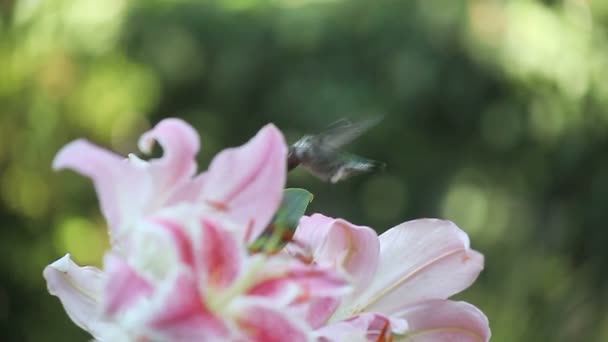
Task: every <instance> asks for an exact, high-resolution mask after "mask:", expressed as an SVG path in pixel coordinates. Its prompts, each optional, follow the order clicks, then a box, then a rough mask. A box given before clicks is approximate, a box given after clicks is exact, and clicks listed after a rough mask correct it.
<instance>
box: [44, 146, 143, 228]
mask: <svg viewBox="0 0 608 342" xmlns="http://www.w3.org/2000/svg"><path fill="white" fill-rule="evenodd" d="M66 168H67V169H71V170H74V171H76V172H78V173H80V174H82V175H84V176H86V177H89V178H90V179H91V180H92V181H93V184H94V186H95V191H97V196H98V198H99V204H100V207H101V211H102V213H103V215H104V216H105V217H106V220H107V221H108V224H109V226H110V232H111V233H116V231H117V230H120V227H121V225H122V224H124V223H125V221H127V220H128V218H129V217H133V215H134V213H140V212H142V210H143V208H144V206H145V204H146V202H147V201H148V199H147V198H148V195H149V193H150V190H151V189H150V187H151V183H150V180H149V178H148V177H146V174H145V169H144V168H141V167H137V166H135V165H134V164H133V163H131V162H129V161H128V160H125V158H124V157H122V156H119V155H117V154H114V153H112V152H109V151H107V150H105V149H102V148H100V147H98V146H95V145H93V144H91V143H89V142H88V141H86V140H76V141H73V142H71V143H69V144H67V145H66V146H64V147H63V148H62V149H61V150H60V151H59V153H57V156H56V157H55V160H54V161H53V169H55V170H61V169H66ZM126 189H128V191H126Z"/></svg>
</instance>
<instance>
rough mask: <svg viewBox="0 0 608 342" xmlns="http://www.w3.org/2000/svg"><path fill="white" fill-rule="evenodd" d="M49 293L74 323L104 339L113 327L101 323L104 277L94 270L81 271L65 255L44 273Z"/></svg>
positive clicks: (93, 268)
mask: <svg viewBox="0 0 608 342" xmlns="http://www.w3.org/2000/svg"><path fill="white" fill-rule="evenodd" d="M43 275H44V278H45V279H46V282H47V286H48V290H49V293H50V294H52V295H54V296H57V297H58V298H59V300H60V301H61V304H63V308H64V309H65V311H66V312H67V314H68V316H70V318H71V319H72V321H73V322H74V323H75V324H76V325H78V326H79V327H81V328H82V329H84V330H86V331H88V332H89V333H90V334H91V335H93V337H95V338H97V339H101V336H104V335H105V334H106V333H107V331H109V330H111V325H112V324H110V323H108V322H105V321H103V320H102V319H101V308H100V300H101V298H100V296H101V292H102V283H103V278H104V276H103V273H102V272H101V271H100V270H99V269H97V268H95V267H90V266H86V267H80V266H78V265H77V264H76V263H75V262H74V261H72V259H71V258H70V255H69V254H66V255H65V256H64V257H62V258H61V259H59V260H57V261H55V262H53V263H52V264H50V265H49V266H47V267H46V268H45V269H44V272H43Z"/></svg>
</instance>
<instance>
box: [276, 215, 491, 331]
mask: <svg viewBox="0 0 608 342" xmlns="http://www.w3.org/2000/svg"><path fill="white" fill-rule="evenodd" d="M294 241H295V242H296V243H295V244H291V245H289V246H287V248H286V251H287V252H288V253H290V254H292V255H296V256H298V257H299V258H300V259H302V260H307V261H308V262H310V263H313V264H317V265H323V266H332V267H335V268H337V269H343V270H345V271H346V272H347V273H348V274H350V275H351V277H352V280H353V283H354V291H353V292H352V293H351V294H350V295H349V296H346V297H344V298H343V299H342V300H335V299H331V300H330V301H331V304H330V305H324V306H323V305H317V306H316V307H313V308H312V310H313V311H314V315H311V316H314V317H315V319H314V320H310V322H311V325H312V326H313V327H314V328H316V329H318V330H317V334H318V336H319V338H320V339H321V340H323V341H351V340H353V341H354V340H361V341H367V340H375V341H388V340H392V339H393V338H396V340H399V341H416V342H421V341H422V342H426V341H471V342H473V341H476V342H477V341H488V340H489V338H490V328H489V324H488V320H487V318H486V316H485V315H484V314H483V313H482V312H481V311H480V310H479V309H477V308H476V307H474V306H473V305H470V304H468V303H465V302H457V301H450V300H448V298H449V297H450V296H452V295H454V294H456V293H459V292H461V291H462V290H464V289H466V288H467V287H469V286H470V285H471V284H472V283H473V282H474V281H475V279H476V278H477V276H478V275H479V273H480V272H481V270H482V269H483V255H481V254H480V253H478V252H476V251H474V250H472V249H470V244H469V238H468V236H467V234H466V233H465V232H464V231H462V230H461V229H460V228H458V227H457V226H456V225H455V224H453V223H452V222H449V221H442V220H436V219H421V220H414V221H409V222H405V223H402V224H400V225H398V226H396V227H393V228H391V229H389V230H388V231H386V232H385V233H383V234H382V235H380V236H379V237H378V236H377V234H376V233H375V231H374V230H373V229H371V228H369V227H363V226H356V225H353V224H351V223H349V222H347V221H344V220H342V219H332V218H329V217H326V216H323V215H320V214H315V215H312V216H310V217H303V218H302V219H301V221H300V225H299V227H298V229H297V230H296V232H295V234H294Z"/></svg>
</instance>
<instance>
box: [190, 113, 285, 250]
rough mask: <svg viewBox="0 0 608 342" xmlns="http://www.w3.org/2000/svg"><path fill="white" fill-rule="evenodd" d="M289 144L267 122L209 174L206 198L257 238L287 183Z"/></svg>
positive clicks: (250, 238)
mask: <svg viewBox="0 0 608 342" xmlns="http://www.w3.org/2000/svg"><path fill="white" fill-rule="evenodd" d="M286 158H287V146H286V144H285V139H284V138H283V135H282V134H281V132H280V131H279V130H278V129H277V128H276V127H275V126H274V125H271V124H270V125H266V126H265V127H264V128H262V129H261V130H260V132H258V134H257V135H256V136H255V137H253V138H252V139H251V140H250V141H249V142H247V143H246V144H244V145H243V146H240V147H236V148H230V149H226V150H224V151H222V152H221V153H219V154H218V155H217V156H216V157H215V158H214V159H213V160H212V161H211V164H210V166H209V170H208V171H207V172H206V173H205V188H204V191H203V195H202V198H201V199H202V200H203V201H204V202H205V203H206V204H208V205H210V206H212V207H214V208H216V209H218V210H219V211H222V212H225V213H227V214H229V215H230V218H231V219H232V220H234V221H235V222H236V223H237V224H240V225H242V226H244V227H248V230H249V234H248V236H247V241H248V242H252V241H254V240H255V239H256V238H257V237H258V236H259V234H260V233H261V232H262V231H263V230H264V229H265V228H266V226H267V225H268V223H269V222H270V220H271V219H272V216H273V215H274V213H275V212H276V210H277V209H278V207H279V205H280V202H281V198H282V195H283V187H284V186H285V178H286V173H287V171H286V164H287V161H286V160H287V159H286Z"/></svg>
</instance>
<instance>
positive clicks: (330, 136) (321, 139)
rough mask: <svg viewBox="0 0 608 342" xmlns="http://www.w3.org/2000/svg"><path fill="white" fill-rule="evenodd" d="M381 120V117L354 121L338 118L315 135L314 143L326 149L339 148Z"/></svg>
mask: <svg viewBox="0 0 608 342" xmlns="http://www.w3.org/2000/svg"><path fill="white" fill-rule="evenodd" d="M381 120H382V117H376V118H372V119H365V120H361V121H356V122H353V121H350V120H348V119H340V120H338V121H336V122H334V123H333V124H331V125H329V126H328V127H327V128H326V129H325V130H324V131H323V132H321V133H319V134H317V135H316V136H315V145H317V146H323V147H324V148H328V149H339V148H341V147H343V146H345V145H347V144H349V143H351V142H352V141H353V140H355V139H357V138H358V137H359V136H361V135H362V134H363V133H365V132H366V131H367V130H368V129H370V128H372V127H373V126H375V125H376V124H378V123H379V122H380V121H381Z"/></svg>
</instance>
